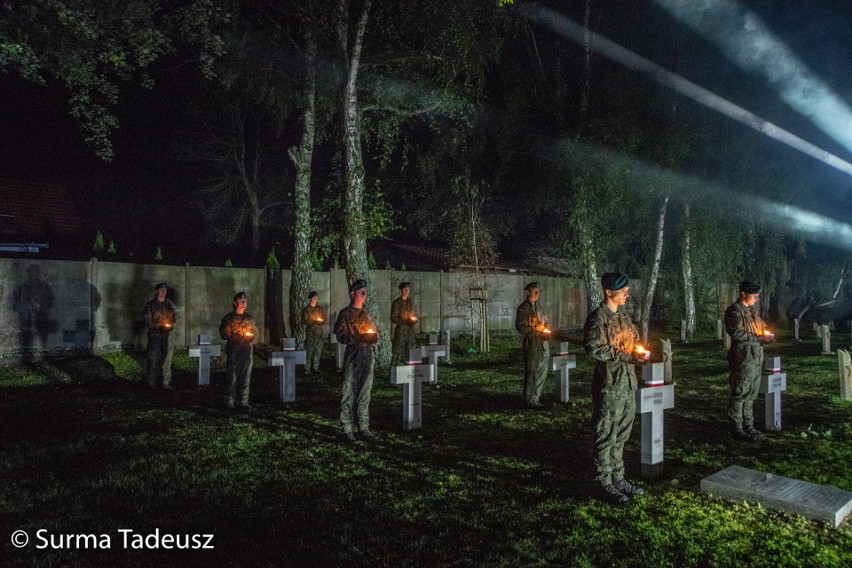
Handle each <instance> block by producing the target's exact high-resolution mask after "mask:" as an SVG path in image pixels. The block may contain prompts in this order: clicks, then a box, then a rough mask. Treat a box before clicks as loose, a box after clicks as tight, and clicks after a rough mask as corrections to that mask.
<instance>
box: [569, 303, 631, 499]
mask: <svg viewBox="0 0 852 568" xmlns="http://www.w3.org/2000/svg"><path fill="white" fill-rule="evenodd" d="M638 342H639V330H638V329H636V326H635V325H633V322H632V321H631V320H630V316H629V315H627V314H626V313H624V312H622V311H618V312H613V311H612V310H610V309H609V308H608V307H607V305H606V303H605V302H602V303H601V305H600V307H598V308H597V309H595V310H594V311H593V312H592V313H590V314H589V317H588V318H587V319H586V325H585V326H584V327H583V347H584V348H585V349H586V353H588V354H589V356H590V357H591V358H592V359H594V360H595V370H594V374H593V376H592V403H593V412H592V425H593V427H594V429H595V469H596V471H597V475H596V477H595V480H596V481H598V482H599V483H600V484H601V486H607V485H609V484H611V483H617V482H618V481H619V480H621V479H624V460H623V458H622V454H623V453H624V444H625V443H626V442H627V439H628V438H629V437H630V430H631V428H632V427H633V419H634V418H635V416H636V389H637V388H638V386H639V385H638V382H637V380H636V368H635V367H634V365H633V364H632V363H633V362H634V361H635V360H636V358H635V356H634V355H632V353H633V348H634V345H635V344H637V343H638Z"/></svg>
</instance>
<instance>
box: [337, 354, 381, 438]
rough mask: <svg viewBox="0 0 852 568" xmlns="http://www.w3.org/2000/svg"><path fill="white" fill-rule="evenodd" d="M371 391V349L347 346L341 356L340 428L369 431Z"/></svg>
mask: <svg viewBox="0 0 852 568" xmlns="http://www.w3.org/2000/svg"><path fill="white" fill-rule="evenodd" d="M372 390H373V349H372V348H370V347H366V348H365V347H354V346H351V345H350V346H347V348H346V353H345V354H344V355H343V392H342V397H341V400H340V428H341V430H342V431H343V432H344V433H346V432H355V430H356V428H355V426H356V423H357V426H358V430H361V431H362V432H363V431H364V430H369V429H370V397H371V395H372Z"/></svg>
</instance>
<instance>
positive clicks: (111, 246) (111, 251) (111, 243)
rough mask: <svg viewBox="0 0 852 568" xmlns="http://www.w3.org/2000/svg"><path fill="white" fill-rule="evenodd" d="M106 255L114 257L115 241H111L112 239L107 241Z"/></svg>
mask: <svg viewBox="0 0 852 568" xmlns="http://www.w3.org/2000/svg"><path fill="white" fill-rule="evenodd" d="M107 254H111V255H113V256H115V254H116V250H115V241H113V240H112V239H110V241H109V247H107Z"/></svg>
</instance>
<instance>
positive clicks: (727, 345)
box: [725, 331, 731, 351]
mask: <svg viewBox="0 0 852 568" xmlns="http://www.w3.org/2000/svg"><path fill="white" fill-rule="evenodd" d="M730 348H731V334H730V333H728V332H727V331H725V350H726V351H727V350H728V349H730Z"/></svg>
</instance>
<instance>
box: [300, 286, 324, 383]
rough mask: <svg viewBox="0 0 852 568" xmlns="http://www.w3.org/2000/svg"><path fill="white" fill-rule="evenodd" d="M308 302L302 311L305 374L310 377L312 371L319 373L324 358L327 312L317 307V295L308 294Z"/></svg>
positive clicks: (314, 293)
mask: <svg viewBox="0 0 852 568" xmlns="http://www.w3.org/2000/svg"><path fill="white" fill-rule="evenodd" d="M308 302H310V303H309V304H308V305H307V306H305V309H304V310H302V323H303V324H304V325H305V351H306V353H305V361H306V363H305V374H306V375H310V374H311V369H313V370H314V371H319V364H320V357H321V356H322V344H323V337H322V324H323V322H324V321H325V310H323V309H322V307H320V306H318V305H317V293H316V292H311V293H310V294H308Z"/></svg>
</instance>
